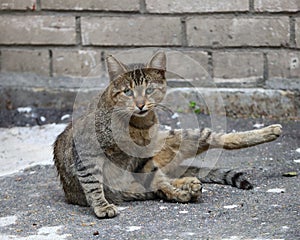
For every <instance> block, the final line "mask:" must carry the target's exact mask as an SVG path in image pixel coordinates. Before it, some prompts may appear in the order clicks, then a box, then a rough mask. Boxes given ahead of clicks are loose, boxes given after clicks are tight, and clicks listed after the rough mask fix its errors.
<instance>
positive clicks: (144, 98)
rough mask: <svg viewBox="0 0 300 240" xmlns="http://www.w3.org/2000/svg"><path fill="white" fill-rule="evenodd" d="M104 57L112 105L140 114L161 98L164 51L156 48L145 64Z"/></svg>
mask: <svg viewBox="0 0 300 240" xmlns="http://www.w3.org/2000/svg"><path fill="white" fill-rule="evenodd" d="M106 61H107V69H108V74H109V77H110V85H109V88H108V94H109V97H110V99H111V100H112V101H113V104H114V106H115V107H117V108H119V109H123V110H125V111H128V112H131V113H132V114H133V115H135V116H139V117H143V116H146V115H147V113H148V112H149V111H150V110H152V109H153V108H154V107H155V106H156V105H157V103H159V102H161V100H162V99H163V98H164V96H165V93H166V78H165V72H166V55H165V53H164V52H157V53H156V54H155V55H154V56H153V57H152V58H151V59H150V61H149V62H148V63H147V64H131V65H125V64H123V63H122V62H120V61H119V60H117V59H116V58H114V57H113V56H109V57H108V58H107V60H106Z"/></svg>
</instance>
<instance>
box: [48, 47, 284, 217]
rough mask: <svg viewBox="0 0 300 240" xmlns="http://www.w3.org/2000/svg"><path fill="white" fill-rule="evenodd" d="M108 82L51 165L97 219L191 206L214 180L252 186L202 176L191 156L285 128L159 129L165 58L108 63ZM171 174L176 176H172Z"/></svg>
mask: <svg viewBox="0 0 300 240" xmlns="http://www.w3.org/2000/svg"><path fill="white" fill-rule="evenodd" d="M107 64H108V73H109V76H110V79H111V83H110V85H109V86H108V88H107V89H106V90H105V91H104V93H103V94H102V95H100V96H99V97H98V98H97V99H95V102H94V103H93V104H91V106H92V107H90V108H89V109H88V111H87V112H86V113H85V114H83V116H81V117H80V118H78V119H76V120H74V121H73V122H72V123H70V124H69V126H68V127H67V128H66V129H65V130H64V131H63V133H61V134H60V135H59V136H58V137H57V139H56V141H55V143H54V162H55V166H56V168H57V171H58V174H59V176H60V180H61V183H62V186H63V190H64V192H65V196H66V200H67V202H69V203H73V204H79V205H83V206H91V207H92V208H93V210H94V213H95V214H96V216H97V217H99V218H105V217H114V216H116V215H117V214H118V212H117V208H116V206H115V205H114V204H118V203H120V202H122V201H132V200H148V199H157V198H162V199H166V200H168V201H175V202H192V201H196V200H197V199H198V198H199V197H200V196H201V190H202V185H201V181H202V182H204V183H208V182H213V183H219V184H228V185H231V186H234V187H237V188H241V189H251V188H252V185H251V183H250V182H249V181H248V180H247V179H246V178H245V177H244V175H243V173H242V172H239V171H234V170H230V169H228V170H224V169H213V170H211V171H210V173H209V174H208V175H207V176H205V177H203V174H202V171H203V170H205V169H199V168H196V167H189V168H187V169H186V168H183V167H182V166H181V163H182V161H183V160H185V159H186V158H190V157H194V156H195V155H197V154H201V153H202V152H204V151H206V150H208V148H224V149H239V148H244V147H250V146H254V145H257V144H261V143H264V142H269V141H273V140H275V139H276V138H277V137H278V136H279V135H280V133H281V126H280V125H272V126H269V127H266V128H263V129H259V130H253V131H248V132H239V133H229V134H220V133H215V132H213V131H212V130H210V129H208V128H204V129H202V130H192V129H184V130H182V129H176V130H172V131H165V132H162V131H159V130H158V119H157V117H156V114H155V108H156V107H159V103H160V101H161V100H162V99H163V97H164V95H165V92H166V79H165V76H164V74H165V70H166V56H165V54H164V53H163V52H158V53H157V54H155V55H154V56H153V57H152V58H151V60H150V61H149V63H148V64H146V65H140V64H139V65H132V66H126V65H124V64H123V63H121V62H120V61H118V60H117V59H115V58H113V57H109V58H108V59H107ZM174 173H176V174H175V175H174Z"/></svg>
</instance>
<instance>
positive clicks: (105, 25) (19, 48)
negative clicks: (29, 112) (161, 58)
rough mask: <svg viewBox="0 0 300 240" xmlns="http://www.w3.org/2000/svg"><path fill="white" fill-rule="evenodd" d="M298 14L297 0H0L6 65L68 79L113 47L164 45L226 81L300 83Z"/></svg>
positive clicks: (0, 52) (4, 68)
mask: <svg viewBox="0 0 300 240" xmlns="http://www.w3.org/2000/svg"><path fill="white" fill-rule="evenodd" d="M299 14H300V1H299V0H289V1H281V0H226V1H220V0H184V1H183V0H177V1H176V0H163V1H161V0H122V1H120V0H86V1H79V0H0V72H1V74H8V73H18V74H27V73H30V74H36V75H38V76H43V77H46V78H43V79H48V80H47V81H49V79H50V80H51V79H53V80H55V81H67V80H62V79H64V77H74V78H80V77H82V76H87V75H88V74H89V72H90V71H91V70H92V69H93V68H95V66H99V65H100V66H101V67H100V68H101V69H104V68H105V67H104V58H105V56H106V55H107V54H108V53H119V52H122V51H125V50H128V49H131V48H136V47H158V48H171V49H174V50H180V51H182V52H185V53H187V54H188V55H189V56H191V57H192V58H194V59H195V60H196V61H199V62H200V63H201V65H202V66H204V68H206V69H207V71H208V72H209V74H210V75H211V76H212V77H213V78H214V80H215V82H216V83H217V84H218V86H221V87H233V88H235V87H236V88H243V87H251V88H252V87H262V88H268V89H285V90H286V89H289V90H292V91H299V89H300V80H299V79H300V15H299ZM2 81H3V78H2ZM72 83H74V82H72Z"/></svg>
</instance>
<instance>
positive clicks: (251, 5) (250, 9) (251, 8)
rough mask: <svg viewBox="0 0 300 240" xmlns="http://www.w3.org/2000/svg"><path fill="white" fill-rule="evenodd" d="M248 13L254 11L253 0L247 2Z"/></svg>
mask: <svg viewBox="0 0 300 240" xmlns="http://www.w3.org/2000/svg"><path fill="white" fill-rule="evenodd" d="M249 12H250V13H254V12H255V9H254V0H249Z"/></svg>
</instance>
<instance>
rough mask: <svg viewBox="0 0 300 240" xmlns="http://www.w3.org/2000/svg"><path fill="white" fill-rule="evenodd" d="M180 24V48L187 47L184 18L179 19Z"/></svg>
mask: <svg viewBox="0 0 300 240" xmlns="http://www.w3.org/2000/svg"><path fill="white" fill-rule="evenodd" d="M180 22H181V46H182V47H187V46H188V40H187V30H186V17H182V18H181V19H180Z"/></svg>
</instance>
